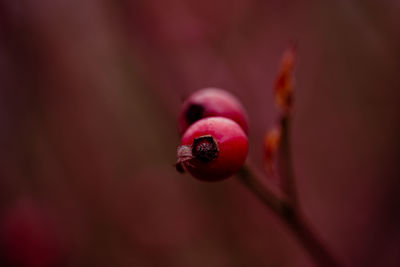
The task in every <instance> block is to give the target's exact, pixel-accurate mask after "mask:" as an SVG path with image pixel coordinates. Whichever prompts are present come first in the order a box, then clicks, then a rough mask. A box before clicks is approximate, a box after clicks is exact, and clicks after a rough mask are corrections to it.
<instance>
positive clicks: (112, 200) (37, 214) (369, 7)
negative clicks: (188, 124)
mask: <svg viewBox="0 0 400 267" xmlns="http://www.w3.org/2000/svg"><path fill="white" fill-rule="evenodd" d="M399 12H400V2H399V1H396V0H385V1H378V0H364V1H357V0H350V1H349V0H337V1H313V0H309V1H299V0H297V1H296V0H294V1H289V0H279V1H278V0H272V1H265V0H264V1H262V0H230V1H228V0H218V1H209V0H203V1H195V0H186V1H185V0H153V1H147V0H109V1H107V0H96V1H94V0H68V1H67V0H59V1H53V0H1V1H0V265H1V266H30V267H47V266H71V267H74V266H144V267H146V266H167V267H168V266H173V267H181V266H182V267H197V266H199V267H200V266H211V267H214V266H215V267H220V266H221V267H224V266H227V267H230V266H233V267H235V266H254V267H257V266H288V267H289V266H300V267H301V266H314V265H313V262H312V260H310V258H309V257H308V256H307V254H306V253H304V250H303V249H302V247H301V246H300V245H299V244H298V243H297V241H296V240H295V239H294V238H293V236H292V235H291V233H290V232H288V230H287V229H286V228H285V227H284V226H283V225H282V224H281V222H280V221H279V220H277V219H276V218H275V216H274V215H273V214H272V213H271V212H270V211H269V210H266V209H265V208H264V207H263V206H262V205H261V204H260V203H259V202H258V200H257V199H256V198H255V197H254V196H252V195H251V194H250V193H249V192H247V191H246V189H245V188H243V187H242V186H241V185H240V184H239V183H238V181H237V180H236V179H233V178H232V179H229V180H226V181H223V182H221V183H212V184H209V183H202V182H200V181H197V180H195V179H193V178H192V177H190V176H189V175H180V174H178V173H177V172H176V171H175V169H174V168H173V167H172V165H173V164H174V162H175V160H176V158H175V151H176V146H177V145H178V144H179V135H178V131H177V118H178V113H179V108H180V104H181V103H182V100H183V99H184V98H185V97H186V96H188V95H189V94H190V93H191V92H193V91H195V90H198V89H200V88H203V87H209V86H213V87H220V88H224V89H226V90H228V91H230V92H232V93H233V94H235V95H236V96H238V97H239V98H240V99H241V101H242V103H243V105H244V106H245V107H246V108H247V111H248V114H249V120H250V136H249V138H250V158H251V159H252V160H253V161H254V163H255V165H256V167H257V168H259V170H260V171H261V170H262V146H261V144H262V140H263V135H264V133H265V131H266V130H268V129H269V128H270V127H271V126H272V125H273V124H274V123H275V121H276V117H277V111H276V108H275V105H274V103H273V97H272V90H273V84H274V80H275V77H276V74H277V71H278V66H279V62H280V58H281V55H282V53H283V51H284V50H285V49H286V48H287V46H288V44H289V43H291V42H293V41H294V42H296V43H297V45H298V49H299V50H298V54H299V63H298V65H297V71H296V89H295V91H296V108H295V113H294V120H293V132H292V143H293V151H294V164H295V170H296V173H297V180H298V189H299V195H300V200H301V203H302V207H303V209H304V212H305V214H306V215H307V217H309V219H310V220H311V221H312V223H313V225H314V227H315V229H316V230H318V231H319V232H320V233H321V237H322V238H323V239H324V240H326V242H327V243H328V244H329V246H330V247H331V248H332V250H333V251H334V253H335V254H336V255H337V256H338V258H339V259H340V260H341V261H342V262H344V263H346V264H347V266H387V267H392V266H393V267H395V266H400V253H399V251H400V229H399V227H398V226H399V224H400V208H399V203H400V194H399V193H398V191H399V190H400V167H399V163H398V159H399V149H400V141H399V132H400V105H399V101H400V81H399V77H400V76H399V72H400V29H399V25H400V16H399V14H400V13H399Z"/></svg>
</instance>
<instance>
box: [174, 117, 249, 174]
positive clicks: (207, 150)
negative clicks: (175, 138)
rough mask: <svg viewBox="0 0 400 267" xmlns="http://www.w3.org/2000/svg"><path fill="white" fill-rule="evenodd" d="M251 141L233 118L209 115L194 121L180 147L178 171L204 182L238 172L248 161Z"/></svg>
mask: <svg viewBox="0 0 400 267" xmlns="http://www.w3.org/2000/svg"><path fill="white" fill-rule="evenodd" d="M247 152H248V140H247V136H246V134H245V132H244V131H243V129H242V128H241V127H240V126H239V125H238V124H237V123H236V122H234V121H233V120H230V119H227V118H223V117H210V118H204V119H201V120H199V121H197V122H195V123H193V124H192V125H191V126H190V127H189V128H188V129H187V130H186V132H185V133H184V135H183V137H182V143H181V146H180V147H178V150H177V156H178V163H177V167H178V170H179V168H181V170H186V171H188V172H189V173H190V174H191V175H193V176H194V177H196V178H198V179H200V180H205V181H219V180H223V179H225V178H228V177H230V176H232V175H233V174H235V173H237V172H238V171H239V170H240V168H241V167H242V166H243V164H244V162H245V161H246V157H247Z"/></svg>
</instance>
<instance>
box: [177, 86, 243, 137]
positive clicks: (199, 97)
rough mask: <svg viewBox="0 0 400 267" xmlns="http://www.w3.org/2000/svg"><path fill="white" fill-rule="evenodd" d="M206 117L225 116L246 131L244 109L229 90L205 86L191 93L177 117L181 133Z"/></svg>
mask: <svg viewBox="0 0 400 267" xmlns="http://www.w3.org/2000/svg"><path fill="white" fill-rule="evenodd" d="M206 117H225V118H229V119H231V120H233V121H235V122H236V123H237V124H239V125H240V126H241V127H242V129H243V131H244V132H245V133H246V134H247V133H248V122H247V115H246V111H245V110H244V108H243V106H242V104H241V103H240V101H239V100H238V99H237V98H236V97H235V96H233V95H232V94H230V93H229V92H227V91H225V90H221V89H217V88H206V89H202V90H199V91H197V92H195V93H193V94H192V95H191V96H190V97H189V98H188V99H187V100H186V101H185V102H184V103H183V106H182V110H181V113H180V118H179V129H180V132H181V133H184V131H185V130H186V129H187V128H188V127H189V126H190V125H192V124H193V123H194V122H196V121H198V120H200V119H202V118H206Z"/></svg>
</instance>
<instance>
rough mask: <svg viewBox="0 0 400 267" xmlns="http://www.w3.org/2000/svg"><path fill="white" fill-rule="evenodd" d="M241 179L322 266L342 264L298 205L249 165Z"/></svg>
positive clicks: (240, 175)
mask: <svg viewBox="0 0 400 267" xmlns="http://www.w3.org/2000/svg"><path fill="white" fill-rule="evenodd" d="M238 177H239V179H240V181H241V182H242V183H243V184H244V185H246V186H247V188H248V189H249V190H250V191H251V192H253V193H254V194H255V195H256V196H257V197H258V198H259V199H260V200H261V201H262V202H263V203H264V204H265V205H266V206H267V207H268V208H270V209H271V210H272V211H273V212H274V213H275V214H276V215H277V216H278V217H279V218H280V219H281V220H282V221H283V222H284V223H285V225H287V227H288V228H289V229H290V231H291V232H293V234H294V235H295V236H296V238H297V240H298V241H299V242H300V244H301V245H302V246H303V248H304V249H305V250H306V251H307V253H308V254H309V255H310V257H311V258H312V259H313V260H314V261H315V263H316V264H318V266H321V267H339V266H341V265H340V264H339V263H338V262H337V260H336V258H335V257H334V256H333V255H332V253H331V252H330V250H329V249H328V248H327V246H326V245H325V243H324V242H323V241H322V240H321V238H320V237H319V235H318V234H317V233H316V232H315V231H314V230H312V228H311V226H310V224H309V223H308V222H307V220H306V219H305V217H304V216H303V214H302V212H301V210H300V208H299V206H298V205H293V202H291V201H288V200H287V199H286V197H282V196H279V195H278V194H277V193H275V192H274V191H273V190H272V189H271V188H270V187H269V186H267V185H266V184H264V183H262V182H261V179H260V178H259V177H258V176H257V175H256V174H255V173H254V171H253V170H252V169H251V168H249V167H248V166H245V167H243V169H242V171H241V172H239V174H238Z"/></svg>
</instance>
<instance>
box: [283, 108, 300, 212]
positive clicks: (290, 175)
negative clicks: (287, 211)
mask: <svg viewBox="0 0 400 267" xmlns="http://www.w3.org/2000/svg"><path fill="white" fill-rule="evenodd" d="M290 125H291V124H290V116H289V115H284V116H283V117H282V118H281V131H282V133H281V134H282V137H281V138H282V139H281V146H280V155H279V175H280V177H281V188H282V191H283V192H284V193H285V194H286V195H287V197H288V199H289V200H290V201H291V202H292V203H293V205H297V189H296V181H295V179H294V170H293V159H292V151H291V144H290Z"/></svg>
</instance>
